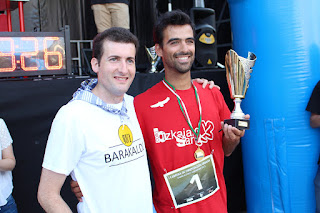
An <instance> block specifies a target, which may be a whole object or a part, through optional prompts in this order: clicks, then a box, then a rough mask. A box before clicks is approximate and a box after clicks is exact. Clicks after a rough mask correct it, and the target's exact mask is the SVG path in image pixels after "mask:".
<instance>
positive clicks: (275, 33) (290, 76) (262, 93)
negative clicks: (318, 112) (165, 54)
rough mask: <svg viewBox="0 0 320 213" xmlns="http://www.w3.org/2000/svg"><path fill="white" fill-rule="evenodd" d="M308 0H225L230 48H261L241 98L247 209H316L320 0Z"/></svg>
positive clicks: (293, 212)
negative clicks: (313, 123)
mask: <svg viewBox="0 0 320 213" xmlns="http://www.w3.org/2000/svg"><path fill="white" fill-rule="evenodd" d="M307 2H308V3H306V1H301V0H292V1H279V0H261V1H260V0H228V3H229V9H230V20H231V30H232V35H233V49H234V50H235V51H236V52H237V53H238V54H239V55H240V56H243V57H246V55H247V54H248V51H250V52H253V53H254V54H255V55H256V56H257V60H256V63H255V65H254V67H253V72H252V74H251V78H250V82H249V88H248V91H247V94H246V97H245V99H244V100H243V101H242V103H241V108H242V110H243V111H244V113H245V114H246V113H248V114H250V130H248V131H246V133H245V136H244V137H243V138H242V139H241V144H242V155H243V170H244V179H245V189H246V202H247V211H248V212H253V213H255V212H259V213H270V212H274V213H283V212H285V213H287V212H290V213H302V212H303V213H304V212H305V213H309V212H315V203H316V202H315V195H314V194H315V193H314V183H313V180H314V175H315V173H316V171H317V169H318V167H317V165H316V162H317V159H318V157H319V151H320V143H319V142H320V137H319V136H320V134H319V129H312V128H311V127H310V125H309V119H310V112H307V111H305V107H306V105H307V103H308V100H309V97H310V95H311V92H312V90H313V88H314V85H315V84H316V83H317V81H319V79H320V63H319V59H320V36H319V35H320V28H319V24H320V13H319V10H318V8H320V1H319V0H310V1H307ZM316 8H317V9H316Z"/></svg>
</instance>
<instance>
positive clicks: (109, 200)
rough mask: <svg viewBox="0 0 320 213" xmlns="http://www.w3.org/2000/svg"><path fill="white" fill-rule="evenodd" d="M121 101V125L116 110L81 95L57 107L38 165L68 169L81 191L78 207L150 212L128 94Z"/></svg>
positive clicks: (142, 156)
mask: <svg viewBox="0 0 320 213" xmlns="http://www.w3.org/2000/svg"><path fill="white" fill-rule="evenodd" d="M125 102H126V107H127V109H128V115H129V117H130V119H127V118H125V119H124V123H123V124H124V125H125V126H123V125H122V124H121V121H120V116H119V115H115V114H112V113H109V112H106V111H104V110H103V109H101V108H99V107H97V106H95V105H93V104H90V103H87V102H85V101H82V100H74V101H72V102H70V103H68V104H67V105H65V106H63V107H62V108H61V109H60V110H59V112H58V113H57V115H56V117H55V119H54V121H53V123H52V127H51V132H50V135H49V138H48V142H47V147H46V152H45V157H44V161H43V165H42V166H43V167H44V168H46V169H49V170H51V171H54V172H56V173H61V174H65V175H69V174H70V173H71V176H72V178H73V179H74V180H77V181H78V183H79V185H80V188H81V191H82V194H83V202H80V203H79V204H78V206H77V208H78V212H97V213H100V212H104V213H105V212H116V213H121V212H125V213H128V212H139V213H143V212H145V213H151V212H153V206H152V195H151V183H150V176H149V169H148V163H147V156H146V150H145V145H144V140H143V136H142V133H141V130H140V126H139V123H138V120H137V117H136V114H135V111H134V107H133V97H131V96H128V95H125ZM115 107H118V108H120V107H121V105H118V106H117V105H116V106H115ZM128 129H130V130H128ZM130 131H131V133H130ZM121 138H122V140H123V141H124V142H122V140H121ZM131 143H132V144H131Z"/></svg>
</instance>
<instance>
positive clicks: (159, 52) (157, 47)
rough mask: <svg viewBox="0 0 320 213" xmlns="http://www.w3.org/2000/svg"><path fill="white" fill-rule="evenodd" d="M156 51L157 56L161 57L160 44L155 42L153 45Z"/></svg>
mask: <svg viewBox="0 0 320 213" xmlns="http://www.w3.org/2000/svg"><path fill="white" fill-rule="evenodd" d="M154 47H155V50H156V53H157V55H158V56H159V57H162V48H161V47H160V44H155V45H154Z"/></svg>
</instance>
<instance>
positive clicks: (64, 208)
mask: <svg viewBox="0 0 320 213" xmlns="http://www.w3.org/2000/svg"><path fill="white" fill-rule="evenodd" d="M38 200H39V203H40V205H41V207H42V208H43V209H44V210H45V212H48V213H60V212H61V213H72V211H71V209H70V208H69V206H68V205H67V204H66V202H65V201H64V200H63V199H62V197H61V196H60V195H54V196H53V195H50V196H45V195H41V194H39V195H38Z"/></svg>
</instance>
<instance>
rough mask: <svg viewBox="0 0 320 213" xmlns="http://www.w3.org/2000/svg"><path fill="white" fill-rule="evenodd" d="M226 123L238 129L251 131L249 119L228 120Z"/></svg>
mask: <svg viewBox="0 0 320 213" xmlns="http://www.w3.org/2000/svg"><path fill="white" fill-rule="evenodd" d="M224 123H227V124H229V125H231V126H234V127H236V128H237V129H240V130H243V129H250V120H248V119H226V120H224Z"/></svg>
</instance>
